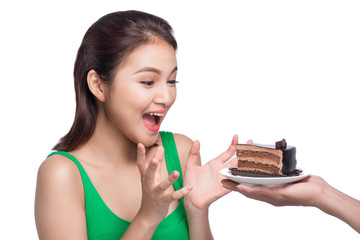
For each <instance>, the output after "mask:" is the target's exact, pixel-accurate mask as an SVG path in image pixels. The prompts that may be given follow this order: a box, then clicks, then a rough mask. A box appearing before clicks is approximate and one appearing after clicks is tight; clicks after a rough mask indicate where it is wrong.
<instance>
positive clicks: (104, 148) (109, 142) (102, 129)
mask: <svg viewBox="0 0 360 240" xmlns="http://www.w3.org/2000/svg"><path fill="white" fill-rule="evenodd" d="M74 154H77V155H81V157H83V159H87V160H86V161H87V162H89V161H91V164H94V165H98V166H111V167H114V166H116V165H119V164H121V165H122V164H134V163H135V164H136V156H137V144H136V143H134V142H133V141H131V140H130V139H129V138H127V136H125V135H124V134H123V133H122V132H120V130H118V129H116V128H115V127H114V126H113V125H112V124H111V123H109V122H107V121H106V120H105V119H104V118H102V117H98V119H97V123H96V127H95V131H94V133H93V135H92V136H91V138H90V139H89V141H87V142H86V143H85V144H84V145H83V146H81V147H80V148H79V149H78V150H75V151H74Z"/></svg>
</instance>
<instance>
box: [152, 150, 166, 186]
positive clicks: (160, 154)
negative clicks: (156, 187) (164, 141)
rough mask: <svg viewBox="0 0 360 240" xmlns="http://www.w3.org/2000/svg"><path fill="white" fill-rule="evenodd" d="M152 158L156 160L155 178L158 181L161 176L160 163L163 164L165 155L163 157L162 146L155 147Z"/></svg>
mask: <svg viewBox="0 0 360 240" xmlns="http://www.w3.org/2000/svg"><path fill="white" fill-rule="evenodd" d="M154 158H156V159H157V160H158V165H159V166H158V167H157V169H156V173H155V174H156V176H158V179H160V175H161V163H162V162H163V160H164V158H165V155H164V147H163V146H159V147H157V149H156V151H155V155H154Z"/></svg>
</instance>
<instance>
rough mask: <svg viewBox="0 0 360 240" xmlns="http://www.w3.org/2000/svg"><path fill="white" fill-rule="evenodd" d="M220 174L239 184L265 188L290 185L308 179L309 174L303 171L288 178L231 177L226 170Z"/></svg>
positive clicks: (229, 172)
mask: <svg viewBox="0 0 360 240" xmlns="http://www.w3.org/2000/svg"><path fill="white" fill-rule="evenodd" d="M220 174H222V175H224V176H225V177H226V178H228V179H230V180H232V181H234V182H238V183H241V184H246V185H249V186H256V185H264V186H267V187H278V186H284V185H287V184H290V183H294V182H298V181H300V180H303V179H304V178H306V177H308V176H309V175H310V173H307V172H305V171H303V172H302V173H300V175H299V176H289V177H245V176H238V175H233V174H232V173H231V171H230V170H229V169H228V168H224V169H222V170H220Z"/></svg>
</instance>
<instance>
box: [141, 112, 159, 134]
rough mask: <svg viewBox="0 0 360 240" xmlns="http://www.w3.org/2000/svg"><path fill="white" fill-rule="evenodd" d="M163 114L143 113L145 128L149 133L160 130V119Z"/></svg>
mask: <svg viewBox="0 0 360 240" xmlns="http://www.w3.org/2000/svg"><path fill="white" fill-rule="evenodd" d="M162 116H164V113H145V114H144V115H143V116H142V119H143V122H144V124H145V126H146V127H147V128H148V129H150V130H151V131H158V130H159V128H160V119H161V117H162Z"/></svg>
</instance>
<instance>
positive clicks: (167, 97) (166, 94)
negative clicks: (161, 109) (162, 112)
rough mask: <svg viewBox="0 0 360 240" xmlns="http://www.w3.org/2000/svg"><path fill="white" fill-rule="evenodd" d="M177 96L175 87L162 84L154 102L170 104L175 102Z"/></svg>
mask: <svg viewBox="0 0 360 240" xmlns="http://www.w3.org/2000/svg"><path fill="white" fill-rule="evenodd" d="M175 96H176V89H175V88H174V87H169V86H167V84H166V83H165V84H161V85H159V86H158V89H157V91H156V96H155V97H154V102H155V103H157V104H162V105H165V106H169V105H171V104H172V103H173V101H174V100H175Z"/></svg>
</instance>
